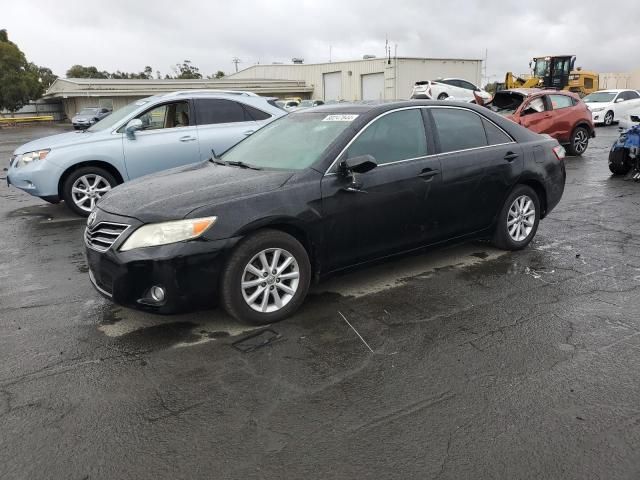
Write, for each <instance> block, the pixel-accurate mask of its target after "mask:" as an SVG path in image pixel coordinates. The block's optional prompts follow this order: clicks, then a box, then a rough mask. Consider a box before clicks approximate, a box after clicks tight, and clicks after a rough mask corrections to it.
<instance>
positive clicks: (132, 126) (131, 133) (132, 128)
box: [124, 118, 142, 140]
mask: <svg viewBox="0 0 640 480" xmlns="http://www.w3.org/2000/svg"><path fill="white" fill-rule="evenodd" d="M137 130H142V120H140V119H139V118H134V119H133V120H131V121H130V122H129V123H127V126H126V127H125V128H124V131H125V133H126V134H127V137H128V138H130V139H132V140H133V139H134V138H136V131H137Z"/></svg>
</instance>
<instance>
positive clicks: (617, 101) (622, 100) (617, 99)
mask: <svg viewBox="0 0 640 480" xmlns="http://www.w3.org/2000/svg"><path fill="white" fill-rule="evenodd" d="M620 102H624V98H620V97H619V98H616V103H620Z"/></svg>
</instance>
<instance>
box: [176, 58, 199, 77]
mask: <svg viewBox="0 0 640 480" xmlns="http://www.w3.org/2000/svg"><path fill="white" fill-rule="evenodd" d="M172 69H173V71H174V72H175V74H176V76H175V77H174V78H180V79H188V80H194V79H200V78H202V74H201V73H200V69H199V68H198V67H196V66H195V65H191V60H184V61H183V62H182V64H180V63H176V65H175V66H174V67H173V68H172Z"/></svg>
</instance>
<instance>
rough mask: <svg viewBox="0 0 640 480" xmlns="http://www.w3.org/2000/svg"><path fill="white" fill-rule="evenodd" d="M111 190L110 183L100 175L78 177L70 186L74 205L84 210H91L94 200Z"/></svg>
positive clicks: (94, 204)
mask: <svg viewBox="0 0 640 480" xmlns="http://www.w3.org/2000/svg"><path fill="white" fill-rule="evenodd" d="M109 190H111V184H110V183H109V182H108V181H107V180H106V179H105V178H104V177H102V176H100V175H97V174H87V175H82V176H81V177H78V179H77V180H76V181H75V182H73V185H72V186H71V197H72V198H73V203H75V204H76V206H77V207H78V208H79V209H81V210H84V211H85V212H91V211H92V210H93V207H95V206H96V202H97V201H98V200H100V198H101V197H102V196H103V195H104V194H105V193H107V192H108V191H109Z"/></svg>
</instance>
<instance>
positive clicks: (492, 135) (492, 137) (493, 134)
mask: <svg viewBox="0 0 640 480" xmlns="http://www.w3.org/2000/svg"><path fill="white" fill-rule="evenodd" d="M482 124H483V125H484V130H485V132H487V141H488V142H489V145H501V144H503V143H511V142H513V139H512V138H511V137H510V136H509V135H507V134H506V133H504V132H503V131H502V130H501V129H500V128H498V127H496V126H495V125H494V124H493V123H491V122H490V121H489V120H486V119H484V118H483V119H482Z"/></svg>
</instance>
